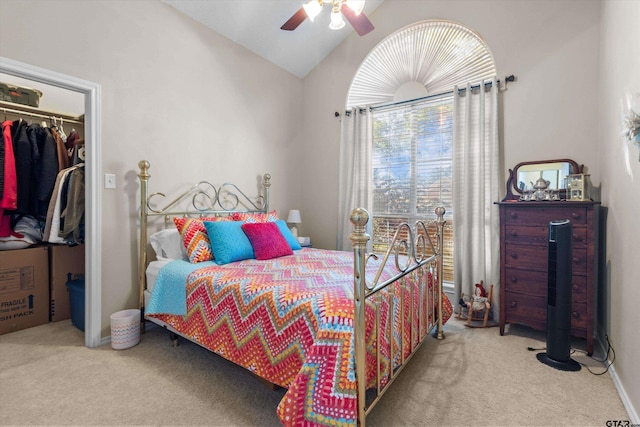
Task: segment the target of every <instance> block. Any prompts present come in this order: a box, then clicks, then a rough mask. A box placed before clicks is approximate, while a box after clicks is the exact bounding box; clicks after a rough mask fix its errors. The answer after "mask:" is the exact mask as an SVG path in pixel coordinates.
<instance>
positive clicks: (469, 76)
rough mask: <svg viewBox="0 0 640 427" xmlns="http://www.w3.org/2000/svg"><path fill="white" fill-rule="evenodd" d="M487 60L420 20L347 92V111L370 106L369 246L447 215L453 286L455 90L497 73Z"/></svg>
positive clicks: (458, 30)
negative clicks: (439, 213) (437, 214)
mask: <svg viewBox="0 0 640 427" xmlns="http://www.w3.org/2000/svg"><path fill="white" fill-rule="evenodd" d="M495 74H496V70H495V65H494V61H493V56H492V55H491V52H490V51H489V49H488V47H487V46H486V44H485V43H484V41H483V40H482V39H481V38H480V36H479V35H478V34H476V33H475V32H473V31H471V30H470V29H468V28H466V27H464V26H462V25H460V24H457V23H455V22H450V21H423V22H419V23H416V24H413V25H410V26H408V27H405V28H403V29H401V30H399V31H397V32H395V33H393V34H391V35H390V36H389V37H387V38H386V39H384V40H383V41H381V42H380V43H379V44H378V45H377V46H376V47H375V48H374V49H373V50H372V51H371V52H370V53H369V55H368V56H367V57H366V58H365V60H364V61H363V63H362V64H361V66H360V68H359V69H358V71H357V73H356V75H355V77H354V79H353V81H352V83H351V87H350V89H349V93H348V98H347V107H348V108H354V107H363V106H367V107H373V108H372V113H371V116H372V117H371V121H372V123H373V132H372V135H373V140H372V142H371V144H372V146H371V162H370V164H368V165H367V166H364V167H365V168H370V169H371V170H370V171H369V173H370V174H371V176H372V183H371V185H372V188H371V191H370V193H369V194H371V195H372V203H371V208H372V215H371V216H372V218H373V220H372V230H371V232H372V236H373V238H372V243H373V250H374V251H375V252H383V251H385V250H386V248H387V246H388V243H389V242H390V241H391V240H392V238H393V233H394V232H395V230H396V228H397V226H398V224H400V223H402V222H409V223H410V224H411V223H414V222H415V221H417V220H427V219H430V218H432V217H433V215H434V208H435V207H436V206H444V207H445V208H446V209H447V212H448V214H449V215H448V218H447V221H448V223H449V225H450V226H449V227H447V232H446V234H445V236H444V237H445V253H444V254H445V259H444V264H445V274H444V280H445V281H447V282H453V271H454V270H453V246H454V245H453V227H452V225H453V224H452V222H453V218H452V217H451V213H452V212H453V206H452V203H453V103H454V101H453V90H454V87H456V86H466V85H467V84H468V83H472V84H477V83H480V82H482V81H483V80H485V79H490V78H492V77H493V76H495Z"/></svg>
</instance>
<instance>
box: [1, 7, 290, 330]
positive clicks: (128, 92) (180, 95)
mask: <svg viewBox="0 0 640 427" xmlns="http://www.w3.org/2000/svg"><path fill="white" fill-rule="evenodd" d="M0 55H1V56H4V57H8V58H10V59H14V60H17V61H21V62H24V63H27V64H31V65H35V66H38V67H42V68H46V69H49V70H53V71H56V72H59V73H63V74H67V75H70V76H74V77H78V78H81V79H84V80H88V81H91V82H96V83H99V84H101V85H102V159H101V163H102V168H103V171H104V172H105V173H114V174H115V175H116V179H117V188H116V190H103V197H102V203H101V209H102V219H103V228H102V234H103V242H102V243H103V244H102V253H103V259H102V272H103V273H102V276H103V277H102V335H103V336H108V335H110V330H109V316H110V314H111V313H113V312H115V311H118V310H121V309H123V308H132V307H137V285H136V284H135V280H136V274H137V273H136V272H137V264H136V262H137V253H136V248H137V233H138V229H137V221H136V218H137V208H138V205H139V202H138V200H137V197H138V189H139V184H138V181H137V177H136V174H137V172H138V171H137V163H138V161H139V160H141V159H147V160H149V161H150V162H151V170H150V173H151V191H169V190H171V189H173V190H178V189H180V188H183V187H184V186H186V185H188V184H190V183H191V182H194V181H197V180H201V179H205V178H208V179H210V180H212V181H213V182H217V183H219V184H220V183H222V182H225V181H234V182H236V183H237V184H238V185H239V186H240V188H243V189H246V191H247V192H249V191H253V192H254V193H257V191H258V182H259V181H258V176H260V175H262V174H263V173H265V172H270V173H271V175H272V183H273V187H272V196H273V198H272V207H273V208H276V209H277V210H278V211H280V212H284V215H286V212H287V211H288V210H289V209H290V208H292V207H293V205H294V202H297V200H299V195H300V188H301V187H300V184H299V181H298V180H297V179H295V177H294V175H293V167H292V166H291V162H290V159H291V158H297V157H298V155H299V152H298V151H297V150H298V147H297V141H298V140H299V133H300V126H299V123H300V122H301V121H302V119H301V117H300V113H299V111H301V101H300V100H301V99H302V82H301V81H300V79H298V78H296V77H294V76H293V75H292V74H290V73H287V72H285V71H283V70H282V69H280V68H278V67H276V66H274V65H272V64H271V63H269V62H267V61H266V60H264V59H262V58H260V57H258V56H256V55H254V54H253V53H251V52H250V51H248V50H247V49H244V48H242V47H240V46H238V45H236V44H234V43H232V42H231V41H229V40H228V39H226V38H223V37H222V36H220V35H218V34H216V33H214V32H212V31H210V30H208V29H205V28H204V27H203V26H201V25H199V24H197V23H196V22H194V21H193V20H191V19H189V18H186V17H184V16H183V15H181V14H179V13H178V12H176V11H175V10H174V9H173V8H171V7H170V6H168V5H166V4H164V3H161V2H159V1H155V0H149V1H147V0H137V1H97V0H92V1H85V2H82V1H64V0H61V1H46V0H42V1H22V0H20V1H13V0H2V1H1V2H0ZM44 96H46V94H45V95H44Z"/></svg>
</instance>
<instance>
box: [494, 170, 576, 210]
mask: <svg viewBox="0 0 640 427" xmlns="http://www.w3.org/2000/svg"><path fill="white" fill-rule="evenodd" d="M583 169H584V165H579V164H578V163H576V162H575V161H574V160H571V159H552V160H535V161H530V162H521V163H518V164H517V165H515V167H514V168H513V169H509V179H508V180H507V195H506V196H505V197H504V199H502V201H503V202H506V201H509V200H519V199H522V198H523V195H525V194H526V193H527V192H532V191H534V190H535V188H536V183H537V182H538V181H539V180H543V181H545V182H546V185H547V186H548V188H549V189H550V190H552V191H553V192H554V194H555V195H556V197H557V198H558V199H559V200H564V199H566V195H567V189H566V188H565V180H564V179H565V177H566V176H567V175H571V174H577V173H583Z"/></svg>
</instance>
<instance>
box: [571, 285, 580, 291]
mask: <svg viewBox="0 0 640 427" xmlns="http://www.w3.org/2000/svg"><path fill="white" fill-rule="evenodd" d="M571 289H573V290H574V291H579V290H580V286H579V285H575V284H574V285H571Z"/></svg>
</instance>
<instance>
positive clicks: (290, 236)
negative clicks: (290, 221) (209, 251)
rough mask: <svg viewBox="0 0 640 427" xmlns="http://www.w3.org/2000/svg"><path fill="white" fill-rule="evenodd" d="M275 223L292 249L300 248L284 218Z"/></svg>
mask: <svg viewBox="0 0 640 427" xmlns="http://www.w3.org/2000/svg"><path fill="white" fill-rule="evenodd" d="M276 225H277V226H278V228H279V229H280V232H281V233H282V235H283V236H284V238H285V240H286V241H287V243H289V246H291V249H292V250H294V251H297V250H298V249H302V248H301V247H300V243H298V239H296V236H294V235H293V233H291V230H289V227H287V223H286V222H285V221H284V219H279V220H277V221H276ZM214 254H215V252H214ZM217 256H218V255H216V257H217Z"/></svg>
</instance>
